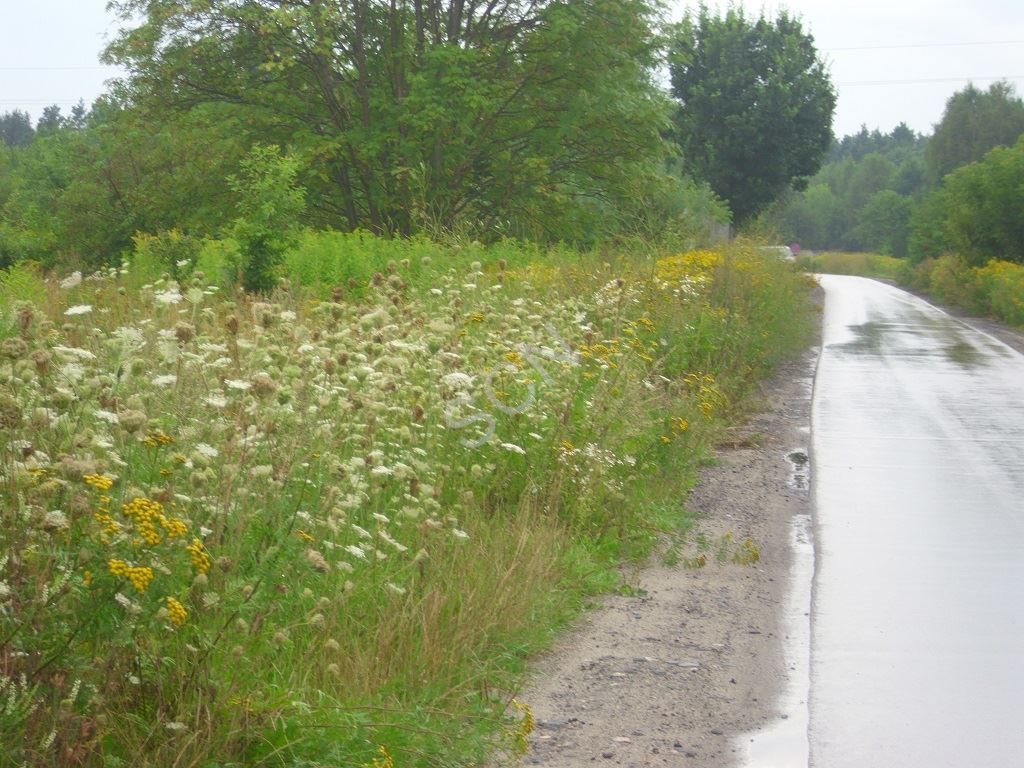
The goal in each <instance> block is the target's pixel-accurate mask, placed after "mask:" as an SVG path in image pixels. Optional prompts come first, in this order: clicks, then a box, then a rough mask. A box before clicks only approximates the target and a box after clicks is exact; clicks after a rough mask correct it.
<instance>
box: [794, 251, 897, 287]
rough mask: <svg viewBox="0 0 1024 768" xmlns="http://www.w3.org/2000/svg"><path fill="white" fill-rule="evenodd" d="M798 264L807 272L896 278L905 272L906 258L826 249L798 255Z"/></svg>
mask: <svg viewBox="0 0 1024 768" xmlns="http://www.w3.org/2000/svg"><path fill="white" fill-rule="evenodd" d="M797 263H798V265H799V266H800V267H801V268H803V269H806V270H808V271H809V272H821V273H824V274H830V275H863V276H865V277H884V278H889V279H893V280H895V279H898V278H900V277H901V276H903V275H904V274H905V272H906V264H907V262H906V260H905V259H898V258H896V257H895V256H883V255H881V254H878V253H847V252H832V251H826V252H823V253H816V254H814V255H813V256H799V257H798V258H797Z"/></svg>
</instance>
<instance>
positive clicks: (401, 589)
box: [387, 581, 405, 595]
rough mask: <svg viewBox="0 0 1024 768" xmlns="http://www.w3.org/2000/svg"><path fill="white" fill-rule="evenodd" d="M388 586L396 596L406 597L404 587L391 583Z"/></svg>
mask: <svg viewBox="0 0 1024 768" xmlns="http://www.w3.org/2000/svg"><path fill="white" fill-rule="evenodd" d="M387 586H388V590H390V591H391V592H394V593H395V594H396V595H404V594H405V588H404V587H400V586H398V585H397V584H393V583H392V582H390V581H389V582H388V584H387Z"/></svg>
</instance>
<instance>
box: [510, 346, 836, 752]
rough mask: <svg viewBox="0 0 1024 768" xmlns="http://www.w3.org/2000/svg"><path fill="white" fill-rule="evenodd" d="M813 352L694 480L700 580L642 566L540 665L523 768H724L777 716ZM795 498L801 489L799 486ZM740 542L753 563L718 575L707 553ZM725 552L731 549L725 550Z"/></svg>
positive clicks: (778, 380) (677, 570)
mask: <svg viewBox="0 0 1024 768" xmlns="http://www.w3.org/2000/svg"><path fill="white" fill-rule="evenodd" d="M816 361H817V350H816V349H814V350H811V351H809V352H808V353H807V354H805V355H804V356H803V357H802V358H801V359H800V360H797V361H794V362H792V363H789V364H787V365H785V366H783V367H781V368H780V369H779V370H778V371H777V372H776V374H775V376H774V377H773V378H772V379H771V380H770V381H769V382H767V383H766V384H765V385H764V386H763V389H762V397H763V401H764V409H763V410H762V411H761V412H760V413H758V414H757V415H756V416H754V417H753V418H752V419H751V420H750V422H749V423H748V424H747V425H745V427H744V428H743V429H742V431H741V432H739V433H738V434H737V435H736V436H735V439H734V440H731V441H729V443H728V444H727V445H723V446H721V447H720V448H719V449H718V451H717V459H718V461H717V462H716V464H715V465H713V466H710V467H708V468H706V469H705V470H703V471H702V473H701V477H700V481H699V483H698V485H697V487H696V488H695V489H694V490H693V492H692V493H691V495H690V498H689V499H688V500H687V502H686V503H687V505H688V506H689V507H690V508H691V509H692V510H694V511H695V512H696V513H697V514H698V515H699V523H698V526H697V531H695V532H692V533H691V534H690V535H689V536H688V544H687V547H686V549H685V551H684V552H683V553H682V558H683V561H685V560H686V559H688V558H693V557H696V556H697V555H698V554H699V550H698V548H697V544H696V542H697V539H698V535H699V536H702V537H704V539H706V540H707V542H709V543H710V550H709V551H708V552H707V555H708V563H707V565H706V566H705V567H703V568H692V567H691V568H687V567H684V565H683V564H679V565H675V566H673V567H669V566H667V565H665V564H663V563H662V562H661V560H662V558H658V559H657V562H652V563H651V564H650V565H649V566H648V567H646V568H644V569H643V570H641V571H640V572H638V573H637V574H636V575H635V578H634V579H631V583H632V584H633V585H634V587H635V588H634V589H633V590H630V591H631V593H632V595H631V596H623V595H617V596H611V597H609V598H607V599H606V600H605V601H604V602H603V603H602V605H601V607H599V608H598V609H596V610H594V611H592V612H590V613H588V614H587V615H586V616H585V617H584V619H583V620H582V621H581V622H580V624H579V626H578V627H577V628H576V629H575V630H574V631H572V632H571V633H570V634H569V635H568V636H567V637H566V638H565V639H564V640H563V642H562V643H561V644H560V645H559V647H557V648H556V649H554V650H553V651H552V652H551V653H549V654H548V655H546V656H545V657H544V658H542V659H540V660H539V661H538V662H537V664H536V665H535V667H534V674H533V675H532V677H531V682H530V683H529V685H528V687H527V688H526V689H525V690H523V691H522V692H521V693H520V695H519V699H520V700H521V701H524V702H527V703H528V704H529V705H530V706H531V708H532V710H533V713H534V717H535V719H536V729H535V731H534V733H533V735H532V736H531V738H530V751H529V753H528V754H527V755H526V757H525V758H524V759H523V761H522V765H524V766H537V765H539V766H545V767H546V768H569V767H570V766H581V765H587V764H591V763H597V764H603V765H609V766H613V765H614V766H664V765H670V766H706V767H708V768H718V767H719V766H727V765H731V764H735V761H736V758H737V752H736V749H737V748H736V742H737V739H738V737H739V736H741V735H742V734H744V733H748V732H750V731H754V730H757V729H760V728H763V727H767V726H769V725H771V724H772V723H773V722H775V721H777V720H778V719H779V718H780V717H785V716H786V713H785V712H783V711H781V710H780V704H779V696H780V694H781V692H782V691H783V689H784V687H785V683H786V680H787V677H788V674H789V670H788V669H787V668H786V664H785V662H784V659H783V651H782V640H783V637H782V632H783V631H784V630H783V629H782V624H781V620H782V613H783V603H784V601H785V599H786V588H787V578H788V575H789V570H790V564H791V561H792V551H791V545H790V539H791V526H792V523H793V520H794V519H795V518H796V517H797V516H798V515H808V514H809V513H810V493H809V490H808V489H807V483H806V482H802V483H801V482H794V475H793V472H794V465H793V464H792V462H791V461H790V460H787V455H789V454H791V453H793V452H794V451H797V452H803V453H805V454H806V453H807V451H808V448H809V441H810V399H811V380H812V376H813V370H814V366H815V364H816ZM799 486H803V487H799ZM729 534H731V538H732V542H733V549H734V548H735V545H738V544H741V543H742V542H743V541H744V540H745V539H747V538H748V537H749V538H750V539H752V540H753V542H754V543H755V544H756V546H757V548H758V550H759V554H760V560H759V561H758V562H757V563H756V564H753V565H737V564H733V563H731V562H728V563H719V562H718V561H717V558H716V557H715V552H716V549H717V544H718V543H719V542H721V541H723V537H725V536H726V535H729ZM730 551H732V550H730Z"/></svg>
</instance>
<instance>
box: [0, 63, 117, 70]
mask: <svg viewBox="0 0 1024 768" xmlns="http://www.w3.org/2000/svg"><path fill="white" fill-rule="evenodd" d="M85 69H117V67H116V66H115V65H113V64H96V65H89V66H86V65H84V64H83V65H72V66H67V67H0V72H67V71H71V70H85Z"/></svg>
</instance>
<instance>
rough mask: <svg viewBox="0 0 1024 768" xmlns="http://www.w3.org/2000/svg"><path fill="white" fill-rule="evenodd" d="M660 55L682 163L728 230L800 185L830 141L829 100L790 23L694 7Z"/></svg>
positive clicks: (831, 92) (804, 41) (821, 68)
mask: <svg viewBox="0 0 1024 768" xmlns="http://www.w3.org/2000/svg"><path fill="white" fill-rule="evenodd" d="M670 55H671V58H670V63H669V64H670V72H671V82H672V94H673V96H675V98H676V99H678V100H679V109H678V112H677V117H676V131H677V140H678V142H679V145H680V147H681V149H682V153H683V157H684V159H685V160H686V162H687V164H688V166H689V167H690V169H691V170H693V171H694V172H695V173H696V174H697V175H699V176H701V177H702V178H704V179H705V180H706V181H707V182H708V184H710V186H711V188H712V189H713V190H714V191H715V192H716V193H717V194H718V195H719V196H720V197H722V198H724V199H725V200H727V201H728V203H729V205H730V207H731V208H732V212H733V217H734V220H735V222H736V223H738V224H742V223H743V222H744V221H746V220H747V219H749V218H750V217H752V216H754V215H756V214H757V213H758V212H759V211H761V210H762V209H764V208H765V207H766V206H767V205H768V204H769V203H771V202H772V201H774V200H775V199H776V198H778V197H779V196H780V195H781V194H782V193H783V192H784V191H785V190H786V189H787V188H789V187H790V186H794V187H796V188H802V187H803V186H804V185H805V184H806V179H807V178H809V177H810V176H812V175H813V174H814V173H815V172H816V171H817V170H818V168H819V167H820V166H821V163H822V160H823V158H824V157H825V153H826V152H827V150H828V148H829V145H830V143H831V141H832V127H831V126H832V114H833V112H834V110H835V104H836V94H835V89H834V88H833V86H832V83H831V80H830V78H829V74H828V71H827V69H826V67H825V65H824V63H823V62H822V60H821V59H820V58H819V56H818V52H817V50H816V49H815V46H814V39H813V37H812V36H811V35H810V34H807V33H806V32H804V30H803V28H802V26H801V24H800V21H799V20H798V19H796V18H793V17H792V16H790V15H789V14H788V13H785V12H782V13H780V14H779V15H778V16H777V17H776V19H775V20H774V21H771V20H769V19H767V18H765V16H764V15H763V14H762V15H761V16H759V17H758V18H757V19H752V18H748V17H747V16H746V15H745V13H744V11H743V9H742V8H730V9H729V10H728V11H726V13H725V15H724V16H719V15H715V14H712V13H711V12H710V11H709V10H708V8H707V7H706V6H703V5H702V6H701V7H700V9H699V10H698V11H697V12H695V13H691V14H690V15H688V16H687V18H685V19H684V20H683V21H682V22H681V23H680V24H679V25H678V26H677V27H676V30H675V33H674V36H673V39H672V48H671V54H670Z"/></svg>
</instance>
